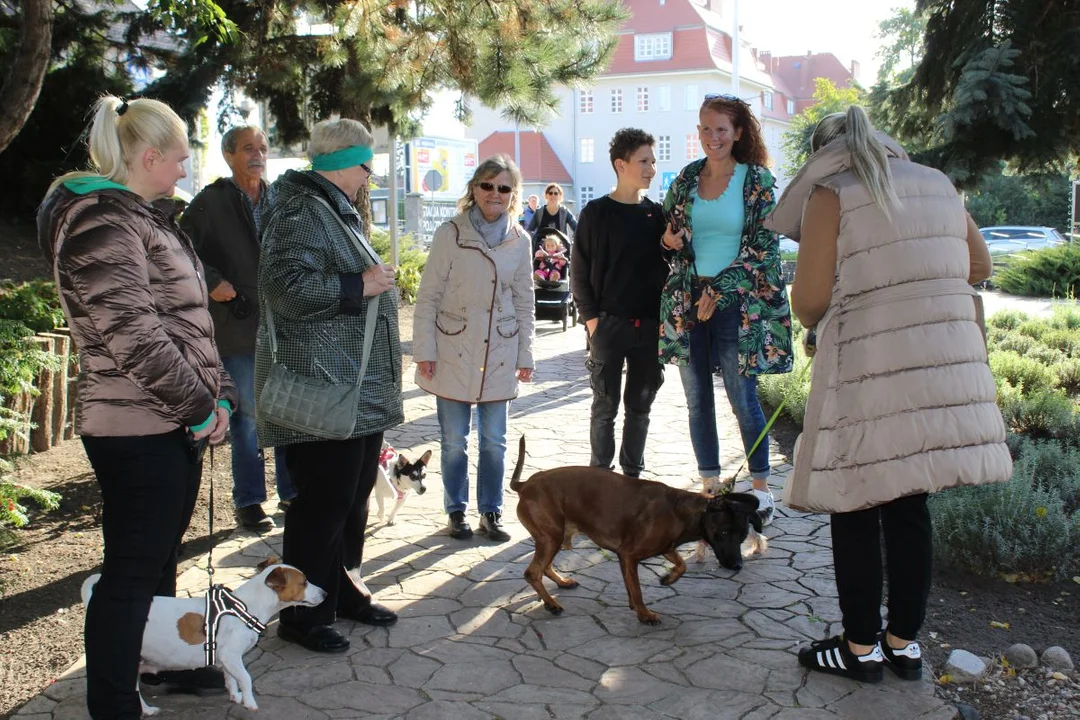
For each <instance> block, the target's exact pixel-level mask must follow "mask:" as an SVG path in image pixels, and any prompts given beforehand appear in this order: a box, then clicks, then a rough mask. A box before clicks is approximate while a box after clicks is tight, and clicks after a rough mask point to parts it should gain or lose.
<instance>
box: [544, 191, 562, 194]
mask: <svg viewBox="0 0 1080 720" xmlns="http://www.w3.org/2000/svg"><path fill="white" fill-rule="evenodd" d="M544 194H545V195H562V193H561V192H559V191H558V190H548V191H547V192H546V193H544Z"/></svg>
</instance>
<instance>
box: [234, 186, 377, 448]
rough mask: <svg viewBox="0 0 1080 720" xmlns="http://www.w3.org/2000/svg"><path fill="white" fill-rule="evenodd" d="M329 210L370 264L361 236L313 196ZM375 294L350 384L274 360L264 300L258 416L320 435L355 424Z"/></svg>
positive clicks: (340, 436) (345, 431) (342, 432)
mask: <svg viewBox="0 0 1080 720" xmlns="http://www.w3.org/2000/svg"><path fill="white" fill-rule="evenodd" d="M316 199H317V200H319V201H320V202H322V203H323V204H324V205H326V207H327V209H329V210H330V211H331V212H332V213H333V215H334V217H335V218H337V221H338V222H339V223H341V226H342V227H343V228H345V230H346V232H348V234H349V237H350V238H351V239H352V241H353V243H355V244H356V247H357V249H358V250H360V253H361V254H362V255H368V256H369V257H370V258H371V259H372V260H373V261H374V262H375V263H378V262H379V257H378V255H377V254H376V253H375V251H374V250H372V249H371V247H370V246H369V245H367V243H366V242H361V241H362V240H363V238H362V237H361V238H358V237H357V235H356V234H355V233H354V232H353V230H352V228H350V227H349V226H348V225H347V224H345V221H344V220H342V219H341V217H340V216H339V215H338V214H337V212H336V211H335V210H334V209H333V208H332V207H330V204H329V203H327V202H326V201H324V200H322V198H316ZM381 297H382V296H381V295H375V296H374V297H372V298H371V300H370V301H369V302H368V309H367V315H366V317H365V322H364V347H363V354H362V356H361V360H360V372H359V374H358V375H357V376H356V384H354V385H338V384H334V383H330V382H327V381H325V380H320V379H318V378H313V377H309V376H307V375H301V374H299V373H295V372H293V371H292V370H290V369H289V368H287V367H285V366H284V365H282V364H281V363H279V362H278V361H277V333H276V332H275V330H274V313H273V311H271V309H270V305H269V303H266V304H265V307H264V310H265V312H266V326H267V330H268V331H269V334H270V357H271V360H272V362H271V365H270V374H269V375H268V376H267V378H266V382H265V383H264V384H263V388H262V392H261V393H260V394H259V399H258V402H257V403H256V404H255V412H256V414H257V415H258V417H259V419H260V420H262V421H264V422H268V423H271V424H273V425H277V426H279V427H283V428H288V429H289V430H295V431H297V432H302V433H305V434H307V435H313V436H315V437H318V438H323V439H325V440H346V439H348V438H349V437H351V436H352V434H353V430H354V429H355V428H356V412H357V409H358V408H359V406H360V384H361V383H362V382H363V380H364V374H365V373H366V372H367V365H368V358H369V357H370V356H371V345H372V342H373V341H374V339H375V324H376V322H377V321H378V316H379V302H380V298H381Z"/></svg>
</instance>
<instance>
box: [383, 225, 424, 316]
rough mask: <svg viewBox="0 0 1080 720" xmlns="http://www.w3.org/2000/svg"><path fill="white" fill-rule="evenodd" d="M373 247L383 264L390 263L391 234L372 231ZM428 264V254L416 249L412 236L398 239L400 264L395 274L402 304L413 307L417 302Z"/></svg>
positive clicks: (402, 236) (408, 235) (403, 236)
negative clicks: (417, 294)
mask: <svg viewBox="0 0 1080 720" xmlns="http://www.w3.org/2000/svg"><path fill="white" fill-rule="evenodd" d="M370 242H371V247H372V248H373V249H374V250H375V252H377V253H379V257H381V258H382V259H383V262H390V258H392V257H393V254H392V253H391V252H390V233H388V232H387V231H385V230H382V229H380V228H372V229H371V238H370ZM425 264H427V253H426V252H424V251H423V250H420V249H419V248H417V247H416V241H415V238H413V236H412V234H411V233H409V234H406V235H401V236H399V237H398V264H397V268H396V270H395V273H394V281H395V282H396V283H397V287H398V292H399V293H400V294H401V302H403V303H405V304H408V305H411V304H412V303H414V302H416V293H417V291H418V290H419V289H420V277H421V276H422V275H423V274H424V265H425Z"/></svg>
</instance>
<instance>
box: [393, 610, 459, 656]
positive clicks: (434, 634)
mask: <svg viewBox="0 0 1080 720" xmlns="http://www.w3.org/2000/svg"><path fill="white" fill-rule="evenodd" d="M393 629H394V632H393V633H391V634H390V639H389V646H390V647H395V648H407V647H415V646H417V645H421V644H423V643H426V642H430V641H432V640H434V639H435V638H444V637H450V636H451V635H453V634H454V632H455V630H454V627H453V626H452V625H451V624H450V621H449V620H448V619H446V618H445V617H431V616H427V617H414V618H400V619H399V620H398V621H397V623H396V624H395V625H394V628H393Z"/></svg>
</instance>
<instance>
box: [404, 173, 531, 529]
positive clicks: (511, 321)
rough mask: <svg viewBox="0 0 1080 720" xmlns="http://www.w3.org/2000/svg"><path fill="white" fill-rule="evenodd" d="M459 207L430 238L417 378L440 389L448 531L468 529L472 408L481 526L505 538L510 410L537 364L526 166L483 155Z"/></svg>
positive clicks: (420, 301) (416, 343)
mask: <svg viewBox="0 0 1080 720" xmlns="http://www.w3.org/2000/svg"><path fill="white" fill-rule="evenodd" d="M458 211H459V214H458V216H457V217H455V218H454V219H452V220H450V221H448V222H445V223H443V224H442V225H441V226H440V227H439V229H438V230H436V231H435V236H434V238H433V239H432V242H431V252H430V253H429V254H428V260H427V265H426V267H425V268H424V276H423V278H422V279H421V280H420V290H419V292H418V293H417V297H416V311H415V314H414V316H413V354H414V357H415V358H416V384H417V385H419V386H420V387H421V388H423V389H424V390H426V391H427V392H429V393H431V394H432V395H435V396H436V408H437V410H438V417H439V429H440V433H441V447H442V452H441V464H442V480H443V491H444V495H443V504H444V506H445V507H446V513H447V515H449V530H450V537H452V538H456V539H458V540H465V539H468V538H471V537H472V534H473V531H472V527H470V526H469V522H468V521H467V520H466V519H465V510H466V509H467V508H468V504H469V457H468V437H469V432H470V430H471V427H472V416H473V407H474V406H475V408H476V419H477V435H478V436H479V445H480V450H479V455H480V457H479V463H478V467H477V476H476V496H477V497H476V500H477V508H478V509H479V511H480V527H479V530H478V532H480V533H481V534H484V535H487V538H488V540H492V541H495V542H505V541H507V540H509V539H510V536H509V535H508V534H507V533H506V531H505V530H504V529H503V525H502V511H503V499H502V498H503V477H504V473H503V464H504V460H505V456H506V418H507V412H508V409H509V404H510V400H511V399H512V398H514V397H517V393H518V381H519V380H520V381H522V382H529V381H531V380H532V372H533V356H532V342H533V323H534V320H535V315H534V306H533V276H532V249H531V247H532V245H531V242H530V240H529V236H528V234H527V233H526V232H525V230H524V229H523V228H522V227H521V226H520V225H519V224H518V223H517V219H516V218H517V217H518V214H519V213H520V211H521V171H520V170H518V167H517V165H515V164H514V161H513V160H511V159H510V158H508V157H506V156H505V155H496V156H494V157H491V158H488V159H487V160H485V161H484V162H482V163H480V166H479V167H477V168H476V172H475V173H474V174H473V176H472V179H471V180H470V181H469V185H468V187H467V188H466V190H465V195H464V196H463V197H462V198H461V200H459V201H458Z"/></svg>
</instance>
